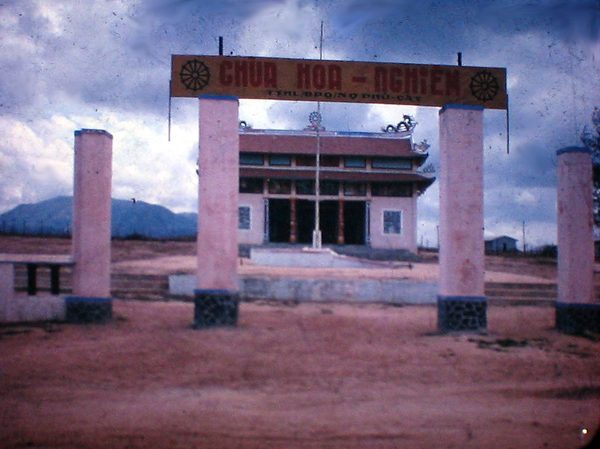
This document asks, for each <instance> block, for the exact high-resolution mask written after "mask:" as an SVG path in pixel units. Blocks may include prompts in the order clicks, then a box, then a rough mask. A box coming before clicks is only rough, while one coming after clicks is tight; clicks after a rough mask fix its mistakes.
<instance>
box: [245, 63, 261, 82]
mask: <svg viewBox="0 0 600 449" xmlns="http://www.w3.org/2000/svg"><path fill="white" fill-rule="evenodd" d="M262 68H263V66H262V64H261V63H259V62H256V61H250V64H249V65H248V74H249V75H250V85H251V86H252V87H260V85H261V84H262V81H263V77H262Z"/></svg>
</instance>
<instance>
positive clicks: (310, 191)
mask: <svg viewBox="0 0 600 449" xmlns="http://www.w3.org/2000/svg"><path fill="white" fill-rule="evenodd" d="M296 194H298V195H314V194H315V181H313V180H312V179H300V180H298V181H296Z"/></svg>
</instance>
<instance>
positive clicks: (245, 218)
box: [238, 206, 252, 231]
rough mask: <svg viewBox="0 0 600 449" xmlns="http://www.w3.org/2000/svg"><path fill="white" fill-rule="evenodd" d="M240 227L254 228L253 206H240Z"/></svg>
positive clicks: (245, 228)
mask: <svg viewBox="0 0 600 449" xmlns="http://www.w3.org/2000/svg"><path fill="white" fill-rule="evenodd" d="M238 229H241V230H243V231H250V230H251V229H252V207H251V206H239V207H238Z"/></svg>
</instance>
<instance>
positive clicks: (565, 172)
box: [556, 147, 600, 333]
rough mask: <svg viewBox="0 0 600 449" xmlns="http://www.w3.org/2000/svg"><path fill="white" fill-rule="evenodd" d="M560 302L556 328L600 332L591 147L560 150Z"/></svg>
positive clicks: (558, 153)
mask: <svg viewBox="0 0 600 449" xmlns="http://www.w3.org/2000/svg"><path fill="white" fill-rule="evenodd" d="M557 157H558V191H557V214H558V216H557V225H558V229H557V231H558V301H557V302H556V327H557V328H558V329H559V330H561V331H564V332H566V333H581V332H584V331H593V332H600V303H598V302H597V301H595V297H594V296H595V295H594V229H593V209H592V207H593V201H592V181H593V179H592V176H593V175H592V156H591V151H590V150H589V149H588V148H580V147H568V148H563V149H561V150H559V151H557Z"/></svg>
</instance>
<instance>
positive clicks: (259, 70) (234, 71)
mask: <svg viewBox="0 0 600 449" xmlns="http://www.w3.org/2000/svg"><path fill="white" fill-rule="evenodd" d="M219 69H220V70H219V82H220V83H221V84H222V85H223V86H232V85H235V87H248V84H250V85H251V86H252V87H277V66H276V65H275V63H273V62H261V61H250V62H248V61H235V62H232V61H223V62H221V66H220V68H219Z"/></svg>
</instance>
